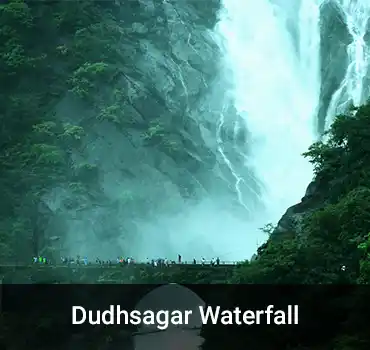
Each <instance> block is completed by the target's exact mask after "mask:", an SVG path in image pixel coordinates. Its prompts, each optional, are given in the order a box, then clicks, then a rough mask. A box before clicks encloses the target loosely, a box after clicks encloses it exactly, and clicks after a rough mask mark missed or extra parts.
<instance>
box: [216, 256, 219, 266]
mask: <svg viewBox="0 0 370 350" xmlns="http://www.w3.org/2000/svg"><path fill="white" fill-rule="evenodd" d="M216 265H217V266H218V265H220V258H219V257H217V259H216Z"/></svg>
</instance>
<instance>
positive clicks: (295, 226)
mask: <svg viewBox="0 0 370 350" xmlns="http://www.w3.org/2000/svg"><path fill="white" fill-rule="evenodd" d="M324 187H325V186H324V184H323V183H322V182H320V180H318V179H315V180H313V181H312V182H311V183H310V184H309V185H308V187H307V189H306V193H305V195H304V197H303V198H302V199H301V201H300V202H299V203H297V204H295V205H292V206H291V207H289V208H288V209H287V211H286V212H285V213H284V215H283V216H282V217H281V219H280V220H279V221H278V224H277V225H276V228H275V229H274V231H273V233H272V235H271V238H272V239H274V238H278V237H281V236H283V235H285V234H298V235H299V234H301V232H302V226H301V224H302V220H303V219H304V218H305V217H306V216H307V215H308V214H310V213H311V212H312V211H313V210H315V209H318V208H320V207H322V206H324V205H325V195H324V193H325V190H324Z"/></svg>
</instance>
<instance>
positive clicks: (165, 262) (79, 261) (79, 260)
mask: <svg viewBox="0 0 370 350" xmlns="http://www.w3.org/2000/svg"><path fill="white" fill-rule="evenodd" d="M33 263H34V264H42V265H49V264H55V262H53V261H51V260H49V259H47V258H46V257H43V256H38V257H36V256H35V257H33ZM61 264H62V265H82V266H83V265H86V266H87V265H104V266H107V265H108V266H112V265H121V266H126V265H132V264H147V265H151V266H153V267H167V266H171V265H178V264H188V265H190V264H193V265H198V264H200V265H211V266H218V265H220V264H221V262H220V258H218V257H217V258H212V259H211V260H208V261H207V260H206V259H205V258H201V259H199V260H197V259H196V258H194V259H193V260H192V261H191V262H187V261H185V262H184V261H183V260H182V256H181V255H180V254H179V255H178V256H177V261H175V260H169V259H167V258H158V259H149V258H147V259H146V262H141V261H136V260H135V259H134V258H132V257H126V258H125V257H122V256H121V257H117V258H116V259H114V260H101V259H100V258H96V259H95V260H94V261H91V260H89V259H88V258H87V257H86V256H85V257H81V256H79V255H78V256H77V257H76V258H73V257H62V258H61Z"/></svg>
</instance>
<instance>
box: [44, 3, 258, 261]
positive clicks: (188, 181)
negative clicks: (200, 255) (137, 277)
mask: <svg viewBox="0 0 370 350" xmlns="http://www.w3.org/2000/svg"><path fill="white" fill-rule="evenodd" d="M104 6H107V7H112V9H111V14H110V15H109V16H106V17H104V18H102V19H101V22H100V23H99V24H98V25H94V26H91V28H90V29H89V30H90V32H89V35H90V37H88V38H85V39H84V42H83V43H82V44H86V42H87V41H86V40H87V39H89V40H90V39H91V40H92V44H91V45H92V46H93V49H94V50H93V52H92V53H91V52H87V53H86V60H87V61H89V62H92V63H94V60H95V61H100V60H101V59H102V57H105V56H106V54H105V52H107V53H109V52H111V51H114V52H115V59H114V61H112V62H111V63H110V67H114V69H115V71H116V72H118V73H116V74H115V76H114V78H111V77H110V78H109V79H106V81H101V82H100V85H99V86H97V87H96V88H95V91H96V93H94V96H92V97H93V101H92V102H89V103H88V104H86V103H85V102H84V101H81V100H80V99H79V97H78V96H77V97H76V96H75V95H74V94H73V93H71V92H69V93H68V94H66V96H65V98H64V99H63V100H62V101H60V103H59V104H58V105H57V107H56V110H55V113H56V116H57V118H59V119H60V120H61V121H63V122H64V123H65V122H67V123H71V124H77V125H78V126H81V127H82V128H83V129H84V131H85V136H84V137H82V138H81V143H82V145H81V146H80V147H78V148H76V149H71V151H70V153H71V158H72V164H71V166H72V168H73V169H74V170H73V171H75V172H76V174H77V173H78V174H81V175H78V174H77V175H78V177H79V179H81V181H82V182H83V183H84V184H86V186H87V187H88V190H87V191H85V192H84V193H82V194H79V195H78V196H77V195H76V191H74V190H71V186H70V184H58V185H57V186H55V188H54V189H53V190H51V191H50V192H49V193H48V194H47V195H45V196H44V201H45V203H47V205H48V206H49V207H50V208H51V209H52V211H53V212H54V213H55V220H54V224H51V225H50V227H49V231H53V232H54V230H56V229H58V228H60V227H61V224H60V223H61V222H63V223H64V224H63V227H64V228H63V229H64V231H65V232H68V234H67V237H66V238H65V239H64V244H65V246H66V247H68V248H67V250H72V251H71V254H85V253H88V254H89V255H92V256H95V255H97V254H99V255H101V254H103V255H104V254H105V252H106V254H107V256H108V255H109V256H112V255H113V256H115V255H116V254H118V255H120V254H121V253H122V249H128V251H127V253H128V254H130V253H131V252H132V254H137V250H136V248H135V247H137V246H143V245H144V244H146V243H147V242H148V241H151V240H153V239H154V240H155V239H156V238H155V237H151V236H153V235H157V237H158V235H160V236H161V239H160V243H158V242H157V243H158V244H159V245H161V247H157V248H156V249H154V248H153V249H154V250H156V253H157V254H161V251H165V250H166V247H167V246H168V245H169V244H170V240H169V239H167V238H166V237H167V236H166V232H163V231H165V228H158V227H159V226H160V225H158V221H159V220H161V218H162V217H163V216H166V217H171V216H174V215H179V213H182V212H183V211H185V209H186V206H187V203H189V202H194V201H195V202H196V201H199V200H201V199H205V198H206V199H209V198H210V197H212V196H213V197H222V198H223V199H226V200H223V201H222V202H223V203H232V204H231V205H234V203H233V201H236V200H237V198H238V197H237V195H236V192H235V191H236V189H235V181H236V180H235V177H234V176H233V174H232V172H231V171H230V169H229V167H228V166H227V165H226V164H225V161H224V160H223V159H222V156H221V155H220V152H219V149H218V148H219V145H218V141H217V136H216V135H217V132H220V134H221V135H220V137H222V138H225V140H226V141H225V149H226V151H225V152H227V155H228V156H229V158H232V159H233V160H235V163H237V162H238V160H239V161H240V163H241V164H244V158H243V156H242V155H241V153H240V152H235V149H234V148H235V147H234V146H233V145H234V144H235V143H237V142H238V141H237V140H235V135H234V133H235V131H234V130H233V129H230V128H229V129H230V130H231V132H230V130H229V129H228V124H227V121H225V123H223V125H222V128H221V127H220V126H219V125H218V123H219V119H220V115H221V113H222V111H223V112H224V113H228V114H229V115H231V116H232V117H235V118H237V116H236V115H235V111H234V110H233V109H232V108H231V107H230V106H226V107H227V108H225V101H224V90H225V87H224V85H223V81H222V79H221V78H220V77H219V66H218V64H219V63H218V62H219V47H218V45H217V43H216V41H215V40H214V37H213V34H212V32H211V28H212V27H213V26H214V24H215V22H216V20H217V18H216V15H217V11H218V9H219V1H218V0H212V1H211V0H210V1H193V0H188V1H182V0H178V1H167V0H163V1H151V0H134V1H129V2H127V1H116V5H113V3H112V2H109V3H107V4H106V5H104ZM80 32H81V33H80V34H79V35H86V31H80ZM101 33H103V35H102V34H101ZM96 38H98V39H96ZM99 45H100V46H99ZM102 45H103V46H102ZM66 46H68V45H67V44H66ZM87 49H89V48H88V47H87ZM108 49H109V50H110V51H104V50H108ZM64 50H65V51H68V47H66V48H65V49H64ZM102 52H103V53H102ZM89 62H88V63H89ZM104 62H105V61H104ZM230 133H232V137H231V140H230V141H231V143H232V147H230V149H227V139H228V135H229V134H230ZM238 137H239V139H243V140H244V136H243V135H241V136H240V135H238ZM243 140H242V142H243ZM243 167H244V166H243ZM81 168H84V169H85V170H89V171H87V172H86V171H83V172H82V173H81V172H80V169H81ZM75 169H77V170H75ZM77 175H76V176H77ZM91 179H92V180H91ZM240 186H244V184H241V185H240ZM251 192H252V191H251ZM227 205H229V204H227ZM144 222H145V225H144V224H143V223H144ZM148 222H151V223H153V225H152V224H150V225H149V226H150V227H149V228H148V227H146V223H148ZM143 226H144V227H143ZM153 226H155V227H154V228H153ZM171 229H172V230H173V227H172V228H171ZM148 231H150V232H148ZM158 231H161V232H160V233H159V232H158ZM53 232H51V233H50V234H49V235H54V234H53ZM87 236H88V237H89V238H87ZM87 240H88V244H86V245H85V244H84V242H85V241H86V242H87ZM102 242H104V243H102ZM146 245H147V244H146ZM85 246H88V247H89V252H84V250H85V249H86V248H85ZM102 252H103V253H102ZM142 258H143V259H145V256H143V257H142Z"/></svg>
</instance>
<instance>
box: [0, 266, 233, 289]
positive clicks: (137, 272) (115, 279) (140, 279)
mask: <svg viewBox="0 0 370 350" xmlns="http://www.w3.org/2000/svg"><path fill="white" fill-rule="evenodd" d="M237 267H238V265H237V264H235V263H224V264H220V265H217V266H212V265H210V264H206V265H200V264H187V263H183V264H173V265H170V266H156V267H154V266H152V265H149V264H144V263H136V264H130V265H118V264H112V265H97V264H89V265H80V264H71V265H52V264H50V265H48V264H46V265H44V264H29V265H19V264H5V265H0V280H1V281H2V283H27V284H28V283H61V284H65V283H67V284H68V283H72V284H76V283H83V284H96V283H107V284H133V283H171V282H176V283H207V284H209V283H225V282H226V281H227V279H228V278H229V277H231V276H232V274H233V272H234V270H235V269H236V268H237Z"/></svg>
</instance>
